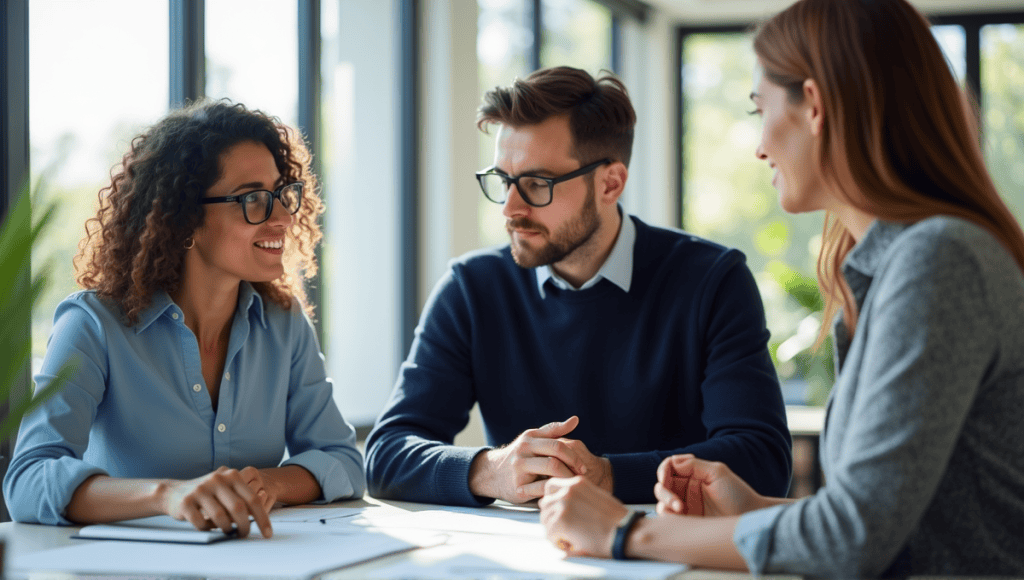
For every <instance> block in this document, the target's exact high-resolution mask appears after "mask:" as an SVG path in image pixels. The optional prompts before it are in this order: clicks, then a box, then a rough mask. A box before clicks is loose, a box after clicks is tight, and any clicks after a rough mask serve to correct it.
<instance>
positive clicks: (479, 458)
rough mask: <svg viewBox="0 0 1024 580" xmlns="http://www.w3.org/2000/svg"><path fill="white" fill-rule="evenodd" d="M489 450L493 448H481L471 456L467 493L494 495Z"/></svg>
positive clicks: (492, 496)
mask: <svg viewBox="0 0 1024 580" xmlns="http://www.w3.org/2000/svg"><path fill="white" fill-rule="evenodd" d="M491 451H494V449H484V450H482V451H481V452H480V453H477V454H476V456H475V457H473V461H472V462H471V463H470V464H469V477H468V479H469V493H471V494H473V495H475V496H477V497H487V498H494V497H496V496H495V495H494V491H493V485H492V477H491V476H492V475H493V469H492V468H491V457H490V454H491Z"/></svg>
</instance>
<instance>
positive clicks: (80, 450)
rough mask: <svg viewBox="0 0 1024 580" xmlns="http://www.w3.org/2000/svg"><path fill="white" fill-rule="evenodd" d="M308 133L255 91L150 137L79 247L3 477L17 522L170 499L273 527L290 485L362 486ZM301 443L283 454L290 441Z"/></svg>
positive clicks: (187, 515) (302, 497)
mask: <svg viewBox="0 0 1024 580" xmlns="http://www.w3.org/2000/svg"><path fill="white" fill-rule="evenodd" d="M309 161H310V156H309V151H308V150H307V149H306V146H305V144H304V143H303V142H302V138H301V136H300V135H299V134H298V133H297V132H296V131H295V130H294V129H290V128H288V127H287V126H285V125H283V124H281V123H280V121H278V120H277V119H275V118H273V117H270V116H268V115H266V114H264V113H261V112H260V111H251V110H248V109H246V108H245V107H244V106H243V105H241V104H231V103H228V102H223V101H218V102H204V103H198V104H195V105H193V106H190V107H188V108H185V109H182V110H178V111H174V112H172V113H171V114H169V115H167V116H166V117H165V118H164V119H162V120H161V121H160V122H158V123H156V124H155V125H154V126H152V127H151V128H150V129H149V130H147V131H146V132H145V133H143V134H142V135H139V136H138V137H136V138H135V139H134V140H133V141H132V143H131V147H130V150H129V151H128V153H127V154H126V155H125V156H124V160H123V163H122V166H121V168H120V169H119V170H118V171H117V172H116V173H114V174H113V177H112V180H111V184H110V186H108V187H107V188H105V189H104V190H103V191H101V192H100V208H99V211H98V213H97V215H96V217H94V218H92V219H90V220H89V221H88V222H87V224H86V236H85V238H84V239H83V241H82V244H81V246H80V249H81V251H80V253H79V255H78V256H77V258H76V269H77V274H78V282H79V284H80V285H81V286H82V287H83V288H85V289H86V290H84V291H81V292H77V293H75V294H72V295H71V296H69V297H68V298H67V299H65V300H64V301H63V302H61V304H60V305H59V306H58V307H57V312H56V314H55V315H54V327H53V332H52V334H51V337H50V342H49V345H48V348H47V351H46V357H45V358H44V360H43V365H42V370H41V371H40V372H39V374H37V375H36V377H35V380H36V383H37V385H39V387H44V386H45V385H46V384H48V383H49V382H50V381H52V380H53V378H54V375H55V374H56V372H57V370H58V369H60V368H61V366H62V365H63V364H64V363H65V362H67V361H69V360H76V361H77V369H78V370H77V372H76V374H75V376H74V377H73V378H72V379H71V380H70V382H69V383H68V384H66V385H65V386H64V388H63V390H61V391H60V392H59V393H58V394H57V395H56V396H55V397H54V398H53V399H51V400H50V401H48V402H46V403H45V404H44V405H43V406H41V407H40V408H39V409H38V410H36V411H35V412H33V413H31V414H30V415H28V416H26V418H25V419H24V421H23V422H22V426H21V432H20V434H19V438H18V444H17V448H16V450H15V454H14V458H13V460H12V462H11V465H10V468H9V470H8V472H7V476H6V477H5V479H4V495H5V497H6V499H7V504H8V506H9V508H10V512H11V515H12V517H13V518H14V519H15V520H17V521H21V522H38V523H48V524H85V523H98V522H109V521H115V520H122V519H129V518H138V517H145V516H151V515H158V514H167V515H170V516H172V517H174V518H176V519H179V520H188V521H189V522H191V523H192V524H193V525H194V526H195V527H196V528H200V529H209V528H213V527H217V528H221V529H223V530H224V531H230V530H232V529H237V531H238V534H239V535H241V536H245V535H247V534H248V533H249V528H250V524H249V521H250V517H251V518H253V519H254V520H255V521H256V523H257V524H258V527H259V529H260V531H261V532H262V534H263V535H264V536H270V535H271V534H272V532H273V530H272V529H271V525H270V520H269V519H268V515H267V512H268V511H269V510H270V509H271V507H272V506H273V505H274V504H275V503H276V502H281V503H285V504H297V503H309V502H314V501H333V500H336V499H341V498H346V497H358V496H360V495H362V493H363V491H364V490H365V488H366V482H365V475H364V471H363V462H362V456H361V454H360V453H359V451H358V450H357V449H356V446H355V432H354V430H353V429H352V426H351V425H349V424H348V423H347V422H346V421H345V420H344V419H343V418H342V416H341V414H340V413H339V411H338V408H337V406H336V405H335V404H334V400H333V398H332V386H331V382H330V380H329V379H328V378H327V376H326V371H325V368H324V363H323V357H322V356H321V354H320V349H319V346H318V344H317V340H316V335H315V333H314V331H313V328H312V326H311V325H310V322H309V319H308V318H307V314H308V313H309V312H310V310H309V308H308V307H305V306H304V302H305V293H304V290H303V287H302V283H303V278H304V277H308V276H310V275H312V274H313V273H315V271H316V260H315V256H314V253H313V252H314V248H315V246H316V244H317V243H318V242H319V241H320V238H321V233H320V229H319V226H318V225H317V218H318V216H319V214H320V213H322V211H323V205H322V203H321V201H320V199H319V197H318V196H317V192H316V180H315V178H314V176H313V175H312V173H311V172H310V168H309ZM286 450H287V452H288V454H289V457H288V459H287V460H284V461H282V459H283V458H284V454H285V451H286Z"/></svg>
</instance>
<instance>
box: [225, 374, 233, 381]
mask: <svg viewBox="0 0 1024 580" xmlns="http://www.w3.org/2000/svg"><path fill="white" fill-rule="evenodd" d="M224 378H225V379H227V380H229V381H230V380H231V373H224Z"/></svg>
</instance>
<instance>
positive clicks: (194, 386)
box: [192, 384, 203, 393]
mask: <svg viewBox="0 0 1024 580" xmlns="http://www.w3.org/2000/svg"><path fill="white" fill-rule="evenodd" d="M192 390H193V391H195V392H197V393H198V392H199V391H201V390H203V386H202V385H199V384H196V385H192Z"/></svg>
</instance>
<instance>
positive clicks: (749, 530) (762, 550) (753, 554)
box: [732, 505, 788, 574]
mask: <svg viewBox="0 0 1024 580" xmlns="http://www.w3.org/2000/svg"><path fill="white" fill-rule="evenodd" d="M786 507H788V506H786V505H777V506H772V507H770V508H765V509H761V510H755V511H752V512H748V513H745V514H743V515H742V516H740V519H739V522H737V523H736V529H735V530H734V531H733V534H732V541H733V543H734V544H735V545H736V550H737V551H739V553H740V555H741V556H743V559H744V560H745V561H746V562H747V567H748V568H749V569H750V571H751V573H753V574H763V573H764V571H765V568H767V567H768V556H769V553H770V552H771V548H772V535H773V534H772V533H773V532H774V530H775V524H776V522H777V521H778V520H779V517H780V516H782V512H783V510H785V509H786Z"/></svg>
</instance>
